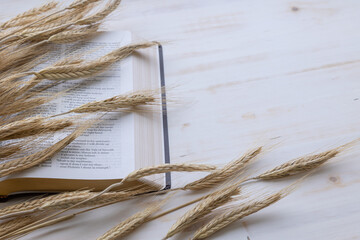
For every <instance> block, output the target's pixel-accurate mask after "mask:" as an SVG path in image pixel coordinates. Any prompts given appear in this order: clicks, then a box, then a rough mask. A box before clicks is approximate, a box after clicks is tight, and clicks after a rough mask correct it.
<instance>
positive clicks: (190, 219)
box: [165, 184, 239, 239]
mask: <svg viewBox="0 0 360 240" xmlns="http://www.w3.org/2000/svg"><path fill="white" fill-rule="evenodd" d="M237 194H239V188H238V186H237V184H235V185H232V186H227V187H225V188H222V189H221V190H220V191H216V192H215V193H213V194H210V195H209V196H208V197H207V198H205V199H204V200H202V201H201V202H199V203H198V204H197V205H196V206H195V207H193V208H192V209H190V210H189V211H187V212H186V213H185V214H184V215H183V216H182V217H180V218H179V219H178V220H177V221H176V223H175V224H174V225H173V226H172V227H171V228H170V230H169V231H168V233H167V235H166V237H165V239H168V238H170V237H172V236H174V235H175V234H176V233H178V232H181V231H183V230H184V229H186V228H187V227H189V226H190V225H191V224H193V223H194V222H195V221H197V220H198V219H200V218H202V217H203V216H205V215H207V214H209V213H210V212H211V211H212V210H214V209H216V208H218V207H220V206H222V205H224V204H225V203H227V202H229V201H231V197H232V196H234V195H237Z"/></svg>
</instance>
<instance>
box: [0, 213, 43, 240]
mask: <svg viewBox="0 0 360 240" xmlns="http://www.w3.org/2000/svg"><path fill="white" fill-rule="evenodd" d="M38 219H40V216H38V215H30V216H21V217H17V218H14V219H10V220H8V221H6V222H2V223H0V237H1V236H4V235H5V234H7V233H10V232H12V231H14V230H17V229H19V228H22V227H24V226H26V225H28V224H30V223H32V222H34V221H36V220H38Z"/></svg>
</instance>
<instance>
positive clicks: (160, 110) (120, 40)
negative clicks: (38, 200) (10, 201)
mask: <svg viewBox="0 0 360 240" xmlns="http://www.w3.org/2000/svg"><path fill="white" fill-rule="evenodd" d="M133 42H139V41H138V40H134V37H133V35H132V34H131V33H130V32H106V33H103V34H101V35H100V36H97V37H96V38H93V39H91V40H89V41H88V42H86V44H82V45H81V46H74V45H59V46H58V47H59V49H58V50H57V54H55V55H54V56H52V58H51V59H52V61H56V60H59V59H61V58H63V57H64V56H65V55H66V53H69V52H72V53H73V54H74V51H78V53H79V54H81V53H82V52H86V57H88V55H90V57H94V58H95V57H98V56H102V55H105V54H106V53H108V52H110V51H112V50H114V49H116V48H119V47H122V46H125V45H128V44H130V43H133ZM54 57H55V60H54V59H53V58H54ZM56 58H58V59H56ZM83 82H84V81H83ZM83 82H82V83H81V86H80V87H75V88H74V89H73V91H71V92H70V93H69V94H65V95H64V96H61V97H60V98H58V99H56V100H54V101H53V102H51V104H50V107H47V108H46V111H47V112H46V114H49V115H50V114H59V113H63V112H66V111H69V110H70V109H72V108H74V107H77V106H80V105H81V104H84V103H87V102H90V101H95V100H103V99H106V98H110V97H112V96H115V95H119V94H122V93H129V92H132V91H137V90H143V89H146V90H149V89H158V90H159V89H161V87H164V85H165V82H164V72H163V57H162V47H161V46H156V47H151V48H147V49H142V50H139V51H138V52H137V53H136V54H134V55H133V56H130V57H128V58H126V59H125V60H122V61H121V62H119V63H117V64H115V65H114V66H112V67H111V68H110V69H109V70H108V71H106V72H104V73H102V74H101V75H99V76H95V77H92V78H90V79H87V80H86V81H85V84H84V83H83ZM65 84H68V85H65V86H64V84H62V85H59V86H56V88H58V89H54V90H56V91H59V90H60V91H61V87H63V88H64V87H67V88H69V84H70V85H71V84H74V86H75V84H79V83H76V81H67V82H66V83H65ZM70 87H71V86H70ZM159 95H160V96H159V98H160V99H161V101H162V104H158V105H157V106H155V108H157V109H156V110H155V111H144V112H134V113H133V112H119V113H108V114H107V115H106V119H105V120H104V121H102V122H100V123H99V124H97V125H96V126H94V127H92V128H91V129H89V130H88V131H86V132H85V133H84V134H83V135H82V136H80V137H79V138H77V139H76V140H75V141H74V142H72V143H71V144H70V145H69V146H67V147H66V148H65V149H64V150H62V151H61V152H60V153H58V154H57V155H56V156H55V157H54V158H53V159H51V160H49V161H47V162H44V163H43V164H41V165H39V166H37V167H34V168H31V169H28V170H26V171H24V172H21V173H19V174H14V175H11V176H8V177H4V178H2V179H0V195H2V196H6V195H9V194H11V193H15V192H29V191H30V192H34V191H35V192H58V191H70V190H79V189H84V188H86V189H92V190H101V189H104V188H105V187H107V186H108V185H110V184H112V183H114V182H119V181H120V180H121V179H122V178H123V177H125V176H126V175H127V174H129V173H130V172H132V171H134V170H136V169H139V168H142V167H146V166H153V165H157V164H164V163H169V146H168V130H167V117H166V106H165V93H164V91H162V92H161V91H159ZM131 184H135V185H136V184H139V183H138V182H133V183H131ZM159 185H161V187H162V188H166V187H167V188H168V187H169V186H170V175H169V174H164V176H162V177H157V178H156V186H157V187H159Z"/></svg>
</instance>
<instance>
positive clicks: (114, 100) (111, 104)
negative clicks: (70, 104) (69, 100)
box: [68, 91, 155, 113]
mask: <svg viewBox="0 0 360 240" xmlns="http://www.w3.org/2000/svg"><path fill="white" fill-rule="evenodd" d="M154 102H155V97H154V94H153V92H150V91H142V92H135V93H131V94H123V95H118V96H115V97H111V98H108V99H105V100H101V101H94V102H89V103H86V104H83V105H81V106H79V107H77V108H74V109H72V110H70V111H69V112H68V113H71V112H73V113H92V112H112V111H118V110H119V109H124V108H131V107H136V106H139V105H146V104H150V103H154Z"/></svg>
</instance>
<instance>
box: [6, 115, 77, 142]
mask: <svg viewBox="0 0 360 240" xmlns="http://www.w3.org/2000/svg"><path fill="white" fill-rule="evenodd" d="M74 124H75V123H74V121H73V120H71V119H70V118H65V119H48V118H46V117H31V118H26V119H24V120H20V121H15V122H11V123H9V124H7V125H3V126H0V141H3V140H9V139H16V138H24V137H28V136H33V135H40V134H44V133H49V132H56V131H59V130H63V129H65V128H67V127H70V126H73V125H74Z"/></svg>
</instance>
